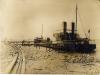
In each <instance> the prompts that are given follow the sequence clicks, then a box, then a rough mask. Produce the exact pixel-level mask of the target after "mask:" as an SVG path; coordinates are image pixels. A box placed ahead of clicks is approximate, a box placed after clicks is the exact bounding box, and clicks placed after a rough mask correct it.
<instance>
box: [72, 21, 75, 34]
mask: <svg viewBox="0 0 100 75" xmlns="http://www.w3.org/2000/svg"><path fill="white" fill-rule="evenodd" d="M74 32H75V23H74V22H72V34H73V35H74Z"/></svg>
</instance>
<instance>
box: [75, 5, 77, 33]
mask: <svg viewBox="0 0 100 75" xmlns="http://www.w3.org/2000/svg"><path fill="white" fill-rule="evenodd" d="M75 30H76V31H77V4H76V29H75Z"/></svg>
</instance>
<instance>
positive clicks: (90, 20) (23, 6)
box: [0, 0, 100, 40]
mask: <svg viewBox="0 0 100 75" xmlns="http://www.w3.org/2000/svg"><path fill="white" fill-rule="evenodd" d="M76 3H77V5H78V29H79V32H80V34H82V35H83V33H84V32H87V31H88V29H91V37H92V38H94V39H99V38H100V3H99V1H98V0H0V37H1V38H6V39H15V40H16V39H32V38H34V37H36V36H40V35H41V31H42V24H43V32H44V34H43V35H44V37H47V36H49V37H51V38H52V37H53V36H52V35H53V33H54V32H56V30H59V29H62V22H63V21H67V22H68V27H70V24H71V21H75V6H76Z"/></svg>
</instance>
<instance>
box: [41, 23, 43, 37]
mask: <svg viewBox="0 0 100 75" xmlns="http://www.w3.org/2000/svg"><path fill="white" fill-rule="evenodd" d="M41 37H42V38H43V24H42V34H41Z"/></svg>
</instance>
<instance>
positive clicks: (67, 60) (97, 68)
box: [0, 42, 100, 74]
mask: <svg viewBox="0 0 100 75" xmlns="http://www.w3.org/2000/svg"><path fill="white" fill-rule="evenodd" d="M99 44H100V43H99V42H97V49H96V53H91V54H80V53H61V52H58V51H55V50H51V49H46V48H43V47H41V48H36V47H34V46H21V45H20V46H19V45H14V44H12V46H11V45H7V44H6V46H4V47H5V48H2V49H5V53H6V54H7V56H9V57H11V56H10V55H9V52H10V51H13V52H14V53H15V52H16V50H18V49H21V50H23V52H24V55H25V61H26V71H25V73H26V74H27V73H28V74H69V73H71V74H98V73H100V51H99V49H100V47H99ZM6 51H7V52H6ZM1 52H4V51H1ZM0 54H2V53H0ZM3 55H4V54H3ZM2 59H5V60H8V59H7V57H6V55H5V57H4V58H2ZM2 59H0V61H1V60H2ZM11 59H13V58H11ZM11 59H10V60H11ZM2 62H5V63H8V61H3V60H2ZM2 64H3V63H2ZM3 65H4V64H3ZM8 65H9V63H8ZM4 68H5V67H3V69H4ZM1 69H2V68H1Z"/></svg>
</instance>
